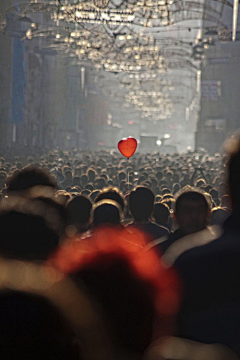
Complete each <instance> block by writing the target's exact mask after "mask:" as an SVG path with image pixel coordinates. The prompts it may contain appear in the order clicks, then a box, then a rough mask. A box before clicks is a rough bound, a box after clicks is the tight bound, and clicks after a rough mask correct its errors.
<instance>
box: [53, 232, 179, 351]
mask: <svg viewBox="0 0 240 360" xmlns="http://www.w3.org/2000/svg"><path fill="white" fill-rule="evenodd" d="M147 243H148V239H147V235H146V234H145V233H143V232H142V231H140V230H138V229H132V230H131V232H129V231H128V230H126V229H116V228H99V229H96V230H95V231H94V232H93V233H92V234H91V235H90V236H89V237H86V238H81V237H75V238H72V239H67V240H66V241H65V242H64V243H63V244H62V246H61V247H60V248H59V250H58V251H57V253H56V254H55V256H54V257H53V258H52V259H51V260H50V263H51V264H53V265H54V266H55V267H57V268H58V269H59V270H61V271H62V272H63V273H65V274H81V276H82V279H81V280H83V281H85V280H86V285H87V286H88V281H89V274H90V272H91V279H94V277H95V278H96V276H99V280H98V282H97V283H96V280H91V281H93V282H94V286H95V287H96V286H97V287H101V286H102V285H100V283H101V279H102V277H103V276H105V277H108V280H107V282H108V288H107V291H108V289H109V287H113V288H114V287H116V286H119V283H120V282H125V283H127V282H128V281H129V284H131V286H130V287H132V292H131V291H130V292H131V293H130V294H129V293H128V295H129V296H128V299H126V307H127V301H129V298H130V297H131V296H133V297H135V300H136V302H137V301H141V296H142V297H144V296H143V294H146V299H147V301H149V302H150V303H151V305H152V308H153V309H154V316H155V317H156V318H157V319H158V320H159V324H158V325H159V327H158V329H157V334H158V335H170V334H172V325H173V319H175V316H176V313H177V311H178V309H179V305H180V293H181V286H180V281H179V278H178V276H177V274H176V272H175V270H174V269H173V268H166V267H164V265H163V264H162V263H161V261H160V259H159V256H158V255H157V253H156V252H155V250H154V249H149V250H148V251H145V245H146V244H147ZM120 263H121V267H119V268H118V270H117V272H118V275H117V277H116V279H117V283H118V285H116V279H114V280H113V275H110V274H113V273H115V274H116V267H115V268H114V265H116V264H120ZM119 269H120V271H119ZM123 269H124V271H125V270H126V271H127V276H126V277H123V278H122V277H121V276H120V278H119V274H120V273H121V275H122V273H123V272H124V271H123ZM86 274H87V275H86ZM93 274H94V276H93ZM99 274H100V275H99ZM81 276H80V277H81ZM111 276H112V279H111V280H110V282H109V278H110V277H111ZM130 277H131V279H132V281H131V280H130ZM119 279H120V280H119ZM104 284H105V283H104ZM137 284H139V287H137ZM135 285H136V287H135ZM91 286H93V284H91ZM124 286H125V285H123V289H122V290H121V291H122V292H124V293H127V291H129V289H128V288H127V285H126V287H124ZM103 287H104V285H103ZM140 288H141V291H140V290H139V294H137V291H138V289H140ZM127 289H128V290H127ZM94 291H95V290H94ZM98 291H99V289H98ZM100 291H102V290H100ZM110 291H111V289H110ZM141 294H142V295H141ZM102 295H103V294H101V296H102ZM126 297H127V296H126ZM139 298H140V299H139ZM98 300H99V299H98ZM113 300H114V301H115V300H116V299H115V298H114V299H113ZM117 301H120V300H119V299H118V300H117ZM143 301H144V300H143ZM108 306H109V304H108ZM118 306H119V304H118ZM136 306H137V305H136ZM141 306H142V304H140V307H139V309H140V308H141ZM143 306H145V304H144V305H143ZM121 307H122V306H121ZM129 321H130V320H129ZM147 345H149V344H147Z"/></svg>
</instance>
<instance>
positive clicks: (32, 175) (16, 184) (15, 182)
mask: <svg viewBox="0 0 240 360" xmlns="http://www.w3.org/2000/svg"><path fill="white" fill-rule="evenodd" d="M6 184H7V191H8V192H11V191H20V190H27V189H29V188H30V187H33V186H37V185H43V186H50V187H52V188H57V183H56V180H55V179H54V177H53V176H52V175H50V174H49V173H48V172H47V171H46V170H43V169H40V168H37V167H33V166H27V167H25V168H23V169H21V170H18V171H16V172H14V173H13V174H12V175H11V176H10V177H9V178H8V179H7V182H6Z"/></svg>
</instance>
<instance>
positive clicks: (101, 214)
mask: <svg viewBox="0 0 240 360" xmlns="http://www.w3.org/2000/svg"><path fill="white" fill-rule="evenodd" d="M121 215H122V211H121V207H120V205H119V204H118V203H117V202H116V201H114V200H109V199H103V200H101V201H98V202H97V203H95V204H94V205H93V208H92V219H93V223H94V225H95V226H98V225H102V224H114V225H117V224H120V221H121Z"/></svg>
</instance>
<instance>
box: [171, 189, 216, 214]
mask: <svg viewBox="0 0 240 360" xmlns="http://www.w3.org/2000/svg"><path fill="white" fill-rule="evenodd" d="M184 201H201V202H202V203H203V204H204V206H205V207H206V212H207V211H208V210H209V208H210V207H209V203H208V201H207V199H206V197H205V196H204V194H203V193H201V192H200V191H199V192H198V191H184V192H183V193H182V194H181V195H179V196H178V197H177V199H176V204H175V211H176V213H178V212H179V211H180V208H181V205H182V203H183V202H184Z"/></svg>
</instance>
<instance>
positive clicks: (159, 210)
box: [153, 202, 170, 225]
mask: <svg viewBox="0 0 240 360" xmlns="http://www.w3.org/2000/svg"><path fill="white" fill-rule="evenodd" d="M153 217H154V218H155V220H156V222H157V223H158V224H162V225H166V224H167V223H168V222H169V218H170V209H169V207H168V205H167V204H164V203H161V202H158V203H155V204H154V207H153Z"/></svg>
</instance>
